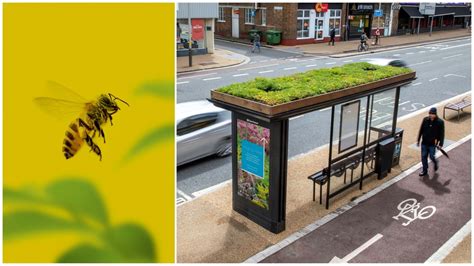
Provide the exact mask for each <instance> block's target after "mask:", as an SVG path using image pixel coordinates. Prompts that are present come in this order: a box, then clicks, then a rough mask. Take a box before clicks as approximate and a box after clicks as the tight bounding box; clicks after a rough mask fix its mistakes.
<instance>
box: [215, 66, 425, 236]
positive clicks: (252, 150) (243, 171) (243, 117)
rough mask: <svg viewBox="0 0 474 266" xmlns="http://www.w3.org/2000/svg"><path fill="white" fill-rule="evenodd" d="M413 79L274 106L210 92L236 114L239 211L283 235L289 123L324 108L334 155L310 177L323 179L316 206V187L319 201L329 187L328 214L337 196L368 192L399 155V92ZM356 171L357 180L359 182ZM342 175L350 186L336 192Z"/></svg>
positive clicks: (406, 77) (235, 182)
mask: <svg viewBox="0 0 474 266" xmlns="http://www.w3.org/2000/svg"><path fill="white" fill-rule="evenodd" d="M415 78H416V73H415V72H411V73H408V74H403V75H399V76H395V77H391V78H387V79H382V80H380V81H376V82H371V83H367V84H363V85H359V86H355V87H351V88H347V89H342V90H338V91H334V92H330V93H326V94H322V95H318V96H315V97H309V98H305V99H301V100H297V101H293V102H289V103H286V104H280V105H276V106H269V105H265V104H262V103H259V102H255V101H249V100H247V99H242V98H239V97H235V96H232V95H228V94H225V93H221V92H218V91H216V90H214V91H211V98H210V99H208V100H209V101H211V102H212V103H213V104H214V105H216V106H218V107H221V108H224V109H227V110H230V111H231V112H232V149H233V153H232V206H233V209H234V210H235V211H237V212H238V213H240V214H242V215H244V216H246V217H247V218H249V219H250V220H252V221H254V222H256V223H257V224H259V225H260V226H262V227H264V228H266V229H267V230H269V231H271V232H273V233H280V232H282V231H284V230H285V217H286V198H287V195H286V186H287V170H288V168H287V166H288V137H289V119H290V118H292V117H296V116H300V115H303V114H306V113H309V112H314V111H317V110H321V109H326V108H329V109H330V110H331V115H330V125H329V128H328V131H329V156H328V158H327V166H326V167H324V169H321V171H319V172H317V173H315V174H314V175H312V176H310V177H309V178H310V179H311V177H313V178H314V179H317V180H316V181H321V182H319V183H318V182H316V181H315V182H313V200H315V198H314V195H315V185H316V184H319V185H320V189H321V193H320V202H321V201H322V192H323V191H322V189H323V185H325V186H326V193H325V194H326V195H325V197H326V200H325V203H326V208H329V204H330V199H331V198H333V197H335V196H337V195H338V194H340V193H341V192H343V191H345V190H347V189H349V188H351V187H353V186H357V185H358V186H359V189H362V187H363V181H364V179H365V178H367V177H368V176H369V175H371V174H373V173H377V174H378V177H379V178H383V176H384V175H386V173H387V172H389V171H390V167H391V166H392V165H394V164H396V163H397V162H398V158H399V156H400V151H401V150H400V148H401V137H402V132H403V131H402V130H400V129H397V127H396V125H397V114H398V106H399V99H400V89H401V87H402V86H404V85H407V84H409V83H410V82H412V81H413V80H414V79H415ZM384 101H385V107H383V108H386V109H387V110H390V113H387V112H385V113H384V115H382V116H381V115H380V112H379V111H378V110H376V109H377V108H379V107H380V106H384V105H380V103H381V102H384ZM377 106H378V107H377ZM379 109H380V108H379ZM387 114H389V115H390V117H389V119H387V117H388V116H387ZM380 117H385V118H383V119H381V118H380ZM379 121H382V123H378V122H379ZM317 126H319V127H324V124H320V125H317ZM315 137H317V136H315ZM370 164H373V167H372V168H371V167H370V166H369V165H370ZM357 169H358V170H359V171H360V174H359V177H358V178H353V176H354V170H357ZM368 169H372V170H368ZM348 172H351V173H350V181H348V182H347V183H346V178H347V179H349V176H347V175H348ZM342 175H344V184H343V185H341V186H339V187H338V189H337V190H334V191H331V183H332V182H331V181H332V180H334V178H335V177H338V176H340V177H341V178H342ZM318 178H319V179H318Z"/></svg>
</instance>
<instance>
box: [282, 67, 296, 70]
mask: <svg viewBox="0 0 474 266" xmlns="http://www.w3.org/2000/svg"><path fill="white" fill-rule="evenodd" d="M296 68H297V67H287V68H283V70H292V69H296Z"/></svg>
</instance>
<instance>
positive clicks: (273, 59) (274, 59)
mask: <svg viewBox="0 0 474 266" xmlns="http://www.w3.org/2000/svg"><path fill="white" fill-rule="evenodd" d="M276 60H278V59H276V58H272V59H270V60H269V61H276Z"/></svg>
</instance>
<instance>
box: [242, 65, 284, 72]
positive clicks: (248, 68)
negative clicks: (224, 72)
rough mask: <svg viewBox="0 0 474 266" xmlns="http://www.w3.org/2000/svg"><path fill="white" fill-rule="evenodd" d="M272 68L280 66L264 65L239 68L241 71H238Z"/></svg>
mask: <svg viewBox="0 0 474 266" xmlns="http://www.w3.org/2000/svg"><path fill="white" fill-rule="evenodd" d="M271 66H278V64H270V65H264V66H256V67H247V68H239V69H237V71H243V70H250V69H256V68H263V67H271Z"/></svg>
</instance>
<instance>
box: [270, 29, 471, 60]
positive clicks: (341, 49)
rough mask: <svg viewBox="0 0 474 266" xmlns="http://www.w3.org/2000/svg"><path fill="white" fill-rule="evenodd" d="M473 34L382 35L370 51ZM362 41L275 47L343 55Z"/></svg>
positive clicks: (464, 30)
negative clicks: (377, 43) (332, 44)
mask: <svg viewBox="0 0 474 266" xmlns="http://www.w3.org/2000/svg"><path fill="white" fill-rule="evenodd" d="M468 36H471V33H470V32H468V30H467V29H459V30H449V31H437V32H433V33H432V35H431V37H430V36H429V34H428V33H421V34H420V35H400V36H392V37H382V38H381V39H380V43H381V44H380V45H372V42H373V41H375V39H371V40H370V41H369V46H370V48H369V53H370V52H371V51H374V50H381V49H386V48H389V47H396V46H403V45H410V44H419V43H424V42H432V41H440V40H446V39H453V38H460V37H468ZM359 44H360V41H359V40H354V41H346V42H336V43H335V45H334V46H329V45H328V44H327V43H316V44H305V45H297V46H281V45H280V46H277V47H275V48H277V49H280V50H283V51H286V50H288V51H292V52H300V53H305V54H312V55H320V56H334V55H341V56H342V55H343V54H345V53H350V52H357V47H358V46H359Z"/></svg>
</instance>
